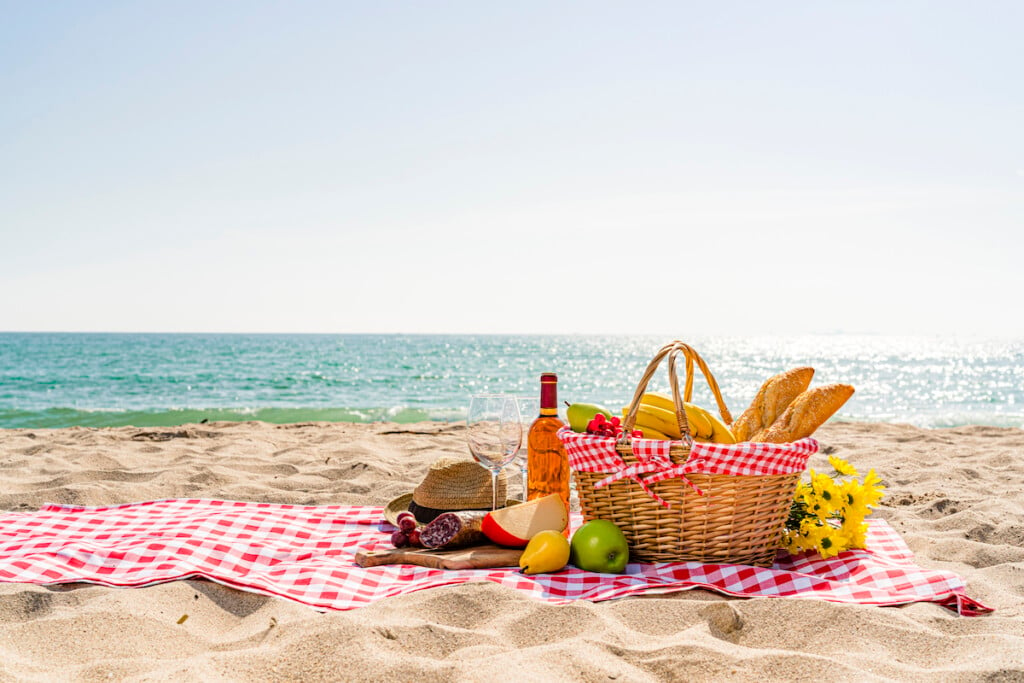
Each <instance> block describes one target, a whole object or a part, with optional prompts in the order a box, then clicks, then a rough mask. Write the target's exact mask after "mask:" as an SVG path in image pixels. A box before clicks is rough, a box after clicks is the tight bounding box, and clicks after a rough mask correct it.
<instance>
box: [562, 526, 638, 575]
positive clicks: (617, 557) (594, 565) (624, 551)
mask: <svg viewBox="0 0 1024 683" xmlns="http://www.w3.org/2000/svg"><path fill="white" fill-rule="evenodd" d="M569 551H570V557H569V561H570V562H571V563H573V564H574V565H576V566H577V567H579V568H580V569H585V570H587V571H588V572H604V573H607V574H621V573H622V572H623V570H624V569H625V568H626V563H627V562H629V544H628V543H627V542H626V537H625V536H624V535H623V533H622V530H621V529H619V527H617V526H615V524H614V523H612V522H609V521H608V520H606V519H592V520H590V521H589V522H587V523H586V524H584V525H583V526H581V527H580V528H579V529H577V530H576V533H574V534H573V535H572V541H570V543H569Z"/></svg>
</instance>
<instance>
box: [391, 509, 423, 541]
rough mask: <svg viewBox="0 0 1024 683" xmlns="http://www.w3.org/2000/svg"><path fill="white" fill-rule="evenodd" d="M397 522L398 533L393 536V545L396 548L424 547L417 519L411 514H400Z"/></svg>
mask: <svg viewBox="0 0 1024 683" xmlns="http://www.w3.org/2000/svg"><path fill="white" fill-rule="evenodd" d="M395 521H397V522H398V531H396V532H395V533H393V534H391V545H393V546H395V547H396V548H404V547H406V546H413V547H416V548H422V547H423V543H422V542H421V541H420V530H419V529H418V528H417V525H416V517H414V516H413V514H412V513H411V512H399V513H398V519H397V520H395Z"/></svg>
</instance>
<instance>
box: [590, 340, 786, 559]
mask: <svg viewBox="0 0 1024 683" xmlns="http://www.w3.org/2000/svg"><path fill="white" fill-rule="evenodd" d="M679 355H682V356H683V357H684V358H685V360H686V384H685V389H684V391H683V393H682V395H680V391H679V379H678V374H677V373H676V357H677V356H679ZM665 357H668V374H669V382H670V385H671V388H672V397H673V400H674V402H675V407H676V411H675V412H676V419H677V420H678V422H679V427H680V432H681V433H682V434H683V440H681V441H678V442H673V443H672V445H671V447H670V455H671V458H672V461H673V462H674V463H676V464H682V463H684V462H686V459H687V458H688V457H689V455H690V444H691V443H692V441H691V439H690V428H689V424H688V423H687V421H686V411H685V410H684V409H683V405H682V403H683V401H689V400H690V397H691V394H692V390H693V378H694V366H696V367H698V368H699V369H700V371H701V373H702V374H703V375H704V377H705V379H706V380H707V382H708V385H709V386H710V387H711V391H712V393H713V394H714V396H715V401H716V402H717V403H718V409H719V413H720V414H721V416H722V419H723V420H724V421H725V423H726V424H727V425H728V424H731V423H732V416H731V415H730V414H729V411H728V409H727V408H726V407H725V401H724V400H723V399H722V392H721V391H720V390H719V388H718V383H717V382H716V381H715V378H714V376H713V375H712V374H711V372H710V370H708V367H707V364H705V362H704V360H703V359H702V358H701V357H700V355H699V354H698V353H697V352H696V351H695V350H694V349H693V348H692V347H690V346H689V345H687V344H684V343H682V342H678V341H676V342H672V343H671V344H668V345H666V346H664V347H662V349H661V350H660V351H659V352H658V354H657V355H656V356H655V357H654V359H653V360H652V361H651V362H650V364H649V365H648V366H647V370H646V371H645V372H644V375H643V377H642V378H641V380H640V383H639V385H638V386H637V390H636V394H635V395H634V396H633V400H632V402H631V403H630V409H629V412H628V413H627V415H626V418H625V420H624V422H623V430H624V433H625V434H629V433H630V431H631V430H632V429H633V426H634V425H635V424H636V416H637V411H638V409H639V406H640V398H641V396H642V395H643V393H644V392H645V391H646V389H647V384H648V382H650V380H651V377H653V375H654V372H655V370H657V368H658V365H659V364H660V363H661V361H662V360H663V359H664V358H665ZM616 451H617V452H618V453H619V455H620V456H621V457H622V459H623V460H624V461H625V463H626V465H631V464H634V463H636V462H637V459H636V457H635V456H634V455H633V450H632V447H631V446H630V444H629V442H628V440H623V441H621V442H619V443H618V444H617V445H616ZM574 476H575V477H576V482H577V487H576V488H577V491H578V492H579V497H580V507H581V510H582V513H583V518H584V521H590V520H592V519H606V520H609V521H611V522H614V523H615V524H616V525H617V526H618V527H619V528H620V529H621V530H622V532H623V533H624V534H625V536H626V540H627V541H628V542H629V549H630V559H631V560H636V561H639V562H674V561H684V560H695V561H698V562H724V563H731V564H748V565H754V566H762V567H768V566H771V564H772V562H773V561H774V559H775V554H776V549H777V548H778V545H779V538H780V534H781V532H782V529H783V526H784V524H785V521H786V517H787V515H788V514H789V510H790V505H791V502H792V500H793V493H794V491H795V489H796V485H797V482H798V481H799V479H800V473H799V472H796V473H792V474H782V475H772V476H736V475H725V474H689V475H687V478H688V479H689V480H690V481H691V482H692V483H693V484H694V486H696V487H697V488H699V489H700V490H701V491H703V493H704V495H699V494H698V493H697V492H695V491H694V490H693V489H692V488H690V487H689V486H688V485H687V484H686V482H684V481H682V480H680V479H669V480H665V481H661V482H658V483H656V484H653V485H652V486H651V489H652V490H653V491H654V492H655V493H656V494H657V495H659V496H660V497H661V498H662V499H664V500H665V501H667V502H668V503H670V504H671V507H670V508H666V507H664V506H662V505H660V504H658V503H657V502H656V501H655V500H654V499H652V498H651V497H650V496H648V495H647V493H646V492H645V491H644V490H643V488H642V487H641V486H640V485H639V484H637V483H636V482H635V481H633V480H631V479H621V480H619V481H616V482H614V483H612V484H609V485H607V486H604V487H602V488H599V489H595V488H594V484H595V483H597V482H598V481H600V480H602V479H604V478H605V477H606V476H608V475H607V473H600V472H583V471H576V472H574Z"/></svg>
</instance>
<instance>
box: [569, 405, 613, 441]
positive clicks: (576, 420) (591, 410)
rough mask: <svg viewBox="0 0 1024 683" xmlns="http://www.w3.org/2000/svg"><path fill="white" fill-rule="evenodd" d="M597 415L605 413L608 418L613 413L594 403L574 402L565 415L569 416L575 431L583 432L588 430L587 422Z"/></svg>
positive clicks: (570, 424) (570, 423) (570, 425)
mask: <svg viewBox="0 0 1024 683" xmlns="http://www.w3.org/2000/svg"><path fill="white" fill-rule="evenodd" d="M595 415H604V416H605V417H606V418H608V417H611V416H612V414H611V413H610V412H608V411H607V410H606V409H604V408H602V407H601V406H599V405H594V404H593V403H572V404H570V405H569V407H568V408H566V409H565V416H566V417H567V418H569V427H571V428H572V431H574V432H580V433H581V434H582V433H583V432H585V431H587V423H588V422H590V421H591V420H592V419H594V416H595Z"/></svg>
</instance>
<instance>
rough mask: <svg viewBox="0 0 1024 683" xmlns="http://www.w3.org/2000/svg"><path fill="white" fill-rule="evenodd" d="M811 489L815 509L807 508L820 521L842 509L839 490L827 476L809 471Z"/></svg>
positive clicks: (812, 507)
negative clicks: (814, 513) (812, 511)
mask: <svg viewBox="0 0 1024 683" xmlns="http://www.w3.org/2000/svg"><path fill="white" fill-rule="evenodd" d="M810 472H811V488H812V489H813V490H814V497H815V498H816V502H817V504H818V505H817V507H815V506H808V507H810V508H811V509H812V510H814V512H816V513H817V514H818V517H820V518H821V519H826V518H827V517H829V516H831V515H832V513H833V512H835V511H836V510H837V509H839V508H840V507H842V504H843V501H842V497H841V494H840V492H839V488H838V487H837V486H836V483H835V482H834V481H832V477H830V476H828V475H827V474H817V473H816V472H815V471H814V470H811V471H810Z"/></svg>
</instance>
